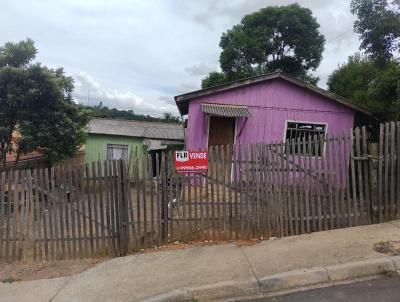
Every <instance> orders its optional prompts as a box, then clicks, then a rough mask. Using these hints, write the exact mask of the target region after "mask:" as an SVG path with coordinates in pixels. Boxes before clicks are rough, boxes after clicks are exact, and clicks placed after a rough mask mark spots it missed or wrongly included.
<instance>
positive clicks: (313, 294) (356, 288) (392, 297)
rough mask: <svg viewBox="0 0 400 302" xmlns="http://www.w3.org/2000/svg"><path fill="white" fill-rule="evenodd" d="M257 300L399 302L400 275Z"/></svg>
mask: <svg viewBox="0 0 400 302" xmlns="http://www.w3.org/2000/svg"><path fill="white" fill-rule="evenodd" d="M239 301H257V302H344V301H346V302H399V301H400V277H392V278H389V277H385V278H382V279H375V280H368V281H361V282H355V283H351V284H344V285H337V286H331V287H325V288H319V289H313V290H308V291H303V292H297V293H293V294H288V295H284V296H279V297H272V298H261V299H255V300H237V302H239Z"/></svg>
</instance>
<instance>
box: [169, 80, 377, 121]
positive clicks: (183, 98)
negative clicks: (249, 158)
mask: <svg viewBox="0 0 400 302" xmlns="http://www.w3.org/2000/svg"><path fill="white" fill-rule="evenodd" d="M275 79H281V80H284V81H287V82H290V83H292V84H294V85H297V86H299V87H302V88H304V89H308V90H310V91H312V92H314V93H317V94H319V95H322V96H324V97H326V98H328V99H330V100H332V101H335V102H337V103H340V104H342V105H344V106H347V107H350V108H352V109H354V110H357V111H360V112H362V113H364V114H366V115H368V116H373V114H374V112H373V111H372V110H371V109H369V108H367V107H365V106H362V105H359V104H357V103H354V102H352V101H350V100H348V99H345V98H343V97H341V96H338V95H336V94H334V93H332V92H329V91H327V90H324V89H322V88H319V87H316V86H313V85H311V84H308V83H306V82H304V81H301V80H299V79H296V78H295V77H292V76H290V75H288V74H285V73H283V72H274V73H270V74H265V75H259V76H255V77H250V78H245V79H240V80H237V81H233V82H229V83H226V84H221V85H217V86H214V87H209V88H205V89H201V90H197V91H192V92H188V93H185V94H181V95H177V96H175V97H174V98H175V103H176V105H177V106H178V109H179V112H180V113H181V114H182V115H185V114H188V110H189V102H190V101H191V100H193V99H196V98H200V97H204V96H208V95H212V94H218V93H222V92H224V91H228V90H231V89H238V88H240V87H245V86H248V85H254V84H257V83H262V82H265V81H270V80H275Z"/></svg>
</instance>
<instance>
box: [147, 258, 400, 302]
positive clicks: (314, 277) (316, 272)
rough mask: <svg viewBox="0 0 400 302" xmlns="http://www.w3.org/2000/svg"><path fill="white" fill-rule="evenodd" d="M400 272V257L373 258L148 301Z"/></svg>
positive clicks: (199, 297)
mask: <svg viewBox="0 0 400 302" xmlns="http://www.w3.org/2000/svg"><path fill="white" fill-rule="evenodd" d="M399 273H400V256H393V257H382V258H374V259H369V260H363V261H357V262H349V263H344V264H337V265H331V266H327V267H314V268H309V269H301V270H294V271H290V272H285V273H279V274H275V275H271V276H265V277H262V278H259V279H258V280H257V279H255V278H254V279H251V280H248V281H226V282H219V283H214V284H211V285H204V286H200V287H187V288H183V289H178V290H173V291H170V292H167V293H164V294H161V295H158V296H155V297H152V298H148V299H145V300H144V301H147V302H167V301H190V300H192V299H197V300H200V301H214V300H217V299H227V298H232V297H243V296H252V295H254V296H255V295H263V294H268V293H273V292H278V291H284V290H290V289H295V288H300V287H310V286H317V285H324V284H329V283H334V282H341V281H346V280H352V279H359V278H364V277H371V276H377V275H383V274H392V275H393V274H399Z"/></svg>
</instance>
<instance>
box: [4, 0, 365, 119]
mask: <svg viewBox="0 0 400 302" xmlns="http://www.w3.org/2000/svg"><path fill="white" fill-rule="evenodd" d="M1 2H2V5H1V10H0V45H3V44H4V43H5V42H7V41H14V42H18V41H20V40H24V39H26V38H31V39H33V40H34V41H35V43H36V47H37V48H38V55H37V58H36V60H37V61H38V62H41V63H43V64H44V65H46V66H48V67H52V68H56V67H63V68H64V70H65V72H66V74H67V75H69V76H72V77H73V78H74V80H75V90H74V98H75V100H76V101H77V102H80V103H83V104H87V105H97V104H99V102H100V101H101V102H102V103H103V105H105V106H108V107H112V108H113V107H116V108H119V109H131V110H133V111H134V112H135V113H141V114H149V115H153V116H160V115H161V114H163V113H164V112H171V113H173V114H175V115H177V114H178V111H177V109H176V106H175V103H174V99H173V97H174V96H175V95H178V94H181V93H184V92H189V91H193V90H197V89H199V88H200V85H201V79H202V78H204V77H205V76H206V75H207V74H208V73H209V72H210V71H213V70H218V69H219V62H218V59H219V54H220V52H221V49H220V48H219V46H218V44H219V40H220V37H221V34H222V33H223V32H225V31H227V30H228V29H230V28H232V26H233V25H235V24H238V23H240V20H241V19H242V17H243V16H244V15H246V14H249V13H252V12H254V11H257V10H259V9H261V8H263V7H266V6H270V5H287V4H291V3H294V2H297V3H299V4H300V5H301V6H303V7H308V8H310V9H311V10H312V12H313V15H314V16H315V17H316V19H317V21H318V23H319V24H320V25H321V27H320V31H321V33H322V34H323V35H324V36H325V39H326V43H325V50H324V52H323V60H322V62H321V64H320V66H319V67H318V69H317V70H316V71H315V72H314V74H315V75H317V76H319V77H320V79H321V80H320V82H319V84H318V86H320V87H322V88H326V81H327V78H328V76H329V74H330V73H331V72H332V71H333V70H334V69H335V68H337V67H338V65H340V64H342V63H345V62H346V61H347V58H348V56H350V55H352V54H354V53H355V52H357V51H358V48H359V40H358V38H357V35H356V34H354V33H353V29H352V26H353V21H354V18H353V16H352V15H351V13H350V0H347V1H346V0H335V1H325V0H303V1H302V0H299V1H287V0H202V1H198V0H141V1H140V0H136V1H135V0H113V1H109V0H104V1H103V0H2V1H1Z"/></svg>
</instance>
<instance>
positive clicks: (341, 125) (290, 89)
mask: <svg viewBox="0 0 400 302" xmlns="http://www.w3.org/2000/svg"><path fill="white" fill-rule="evenodd" d="M201 103H216V104H236V105H246V106H248V108H249V111H250V113H251V115H252V116H251V117H250V118H248V121H247V122H245V119H244V118H238V119H237V120H236V143H239V144H247V143H255V142H267V143H268V142H273V141H282V140H283V138H284V132H285V124H286V121H287V120H295V121H307V122H320V123H327V124H328V127H327V131H328V135H332V134H336V133H341V132H342V131H344V130H348V129H350V128H352V127H353V120H354V113H355V112H354V110H353V109H351V108H349V107H346V106H344V105H341V104H339V103H336V102H334V101H332V100H329V99H327V98H325V97H323V96H320V95H318V94H316V93H314V92H312V91H309V90H308V89H305V88H301V87H298V86H296V85H294V84H291V83H288V82H286V81H284V80H280V79H275V80H271V81H267V82H264V83H259V84H254V85H249V86H245V87H240V88H236V89H232V90H229V91H225V92H220V93H216V94H213V95H209V96H204V97H200V98H197V99H193V100H191V101H190V103H189V115H188V116H189V121H188V132H187V133H188V135H187V136H188V137H187V147H188V149H189V150H195V149H197V150H200V149H205V148H207V138H208V124H207V118H206V117H205V115H204V114H203V112H202V111H201V107H200V104H201ZM239 134H240V135H239Z"/></svg>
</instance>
